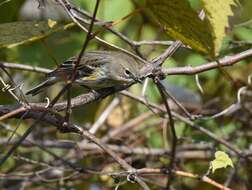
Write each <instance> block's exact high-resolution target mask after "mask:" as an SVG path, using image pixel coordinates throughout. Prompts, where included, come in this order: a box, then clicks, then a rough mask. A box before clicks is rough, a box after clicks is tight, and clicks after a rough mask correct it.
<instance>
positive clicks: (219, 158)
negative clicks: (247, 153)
mask: <svg viewBox="0 0 252 190" xmlns="http://www.w3.org/2000/svg"><path fill="white" fill-rule="evenodd" d="M214 156H215V159H214V160H213V161H211V165H210V169H211V170H212V173H214V172H215V170H217V169H220V168H226V167H227V166H231V167H234V166H233V162H232V160H231V159H230V158H229V156H228V155H227V154H226V153H225V152H222V151H217V152H215V154H214Z"/></svg>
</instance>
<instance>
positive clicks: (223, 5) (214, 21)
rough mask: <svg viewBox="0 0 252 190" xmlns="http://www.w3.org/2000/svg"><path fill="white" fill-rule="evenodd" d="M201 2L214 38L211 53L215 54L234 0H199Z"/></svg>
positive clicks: (226, 25) (217, 51) (220, 42)
mask: <svg viewBox="0 0 252 190" xmlns="http://www.w3.org/2000/svg"><path fill="white" fill-rule="evenodd" d="M201 2H202V5H203V9H204V11H205V13H206V16H207V19H208V20H209V22H210V26H211V30H212V35H213V39H214V48H213V50H212V52H211V54H212V56H217V55H218V53H219V50H220V48H221V45H222V41H223V38H224V37H225V29H226V28H227V27H228V26H229V22H228V18H229V16H232V15H233V12H232V9H231V8H232V6H233V5H235V0H201Z"/></svg>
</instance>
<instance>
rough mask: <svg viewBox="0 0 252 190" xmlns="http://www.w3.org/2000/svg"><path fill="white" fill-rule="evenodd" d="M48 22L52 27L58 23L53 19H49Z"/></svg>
mask: <svg viewBox="0 0 252 190" xmlns="http://www.w3.org/2000/svg"><path fill="white" fill-rule="evenodd" d="M47 23H48V26H49V27H50V28H53V27H54V26H55V25H56V24H57V22H56V21H55V20H52V19H48V21H47Z"/></svg>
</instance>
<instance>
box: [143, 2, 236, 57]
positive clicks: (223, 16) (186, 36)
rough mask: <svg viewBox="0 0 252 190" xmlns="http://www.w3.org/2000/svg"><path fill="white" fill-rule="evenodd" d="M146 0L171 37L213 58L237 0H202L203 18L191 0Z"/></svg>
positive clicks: (219, 46) (216, 53)
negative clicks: (193, 6)
mask: <svg viewBox="0 0 252 190" xmlns="http://www.w3.org/2000/svg"><path fill="white" fill-rule="evenodd" d="M146 1H147V7H148V8H149V10H150V12H151V13H153V15H154V16H155V17H156V18H157V20H158V21H159V22H160V24H161V25H162V27H163V28H164V29H165V31H166V32H167V33H168V34H169V35H170V36H171V37H172V38H174V39H176V40H180V41H182V42H183V43H184V44H186V45H189V46H190V47H191V48H192V49H194V50H197V51H200V52H203V53H206V54H208V55H209V56H210V57H212V58H215V57H216V56H217V55H218V54H219V51H220V48H221V45H222V41H223V38H224V37H225V29H226V28H227V27H228V26H229V23H228V17H229V16H233V12H232V9H231V8H232V6H233V5H235V0H201V3H202V5H203V9H204V11H205V13H206V18H205V19H203V20H201V19H200V18H199V16H198V13H197V12H196V11H195V10H194V9H192V7H191V6H190V3H189V1H188V0H180V1H177V0H169V1H168V0H146Z"/></svg>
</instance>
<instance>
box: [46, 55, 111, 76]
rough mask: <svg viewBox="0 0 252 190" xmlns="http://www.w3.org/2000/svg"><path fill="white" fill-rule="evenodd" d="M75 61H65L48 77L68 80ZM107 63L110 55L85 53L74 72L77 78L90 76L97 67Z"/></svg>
mask: <svg viewBox="0 0 252 190" xmlns="http://www.w3.org/2000/svg"><path fill="white" fill-rule="evenodd" d="M76 61H77V57H72V58H70V59H68V60H66V61H65V62H64V63H62V64H61V65H60V66H59V67H58V68H56V69H55V70H54V71H52V72H50V73H49V74H48V77H52V76H57V77H60V78H65V79H69V77H70V76H71V75H72V73H73V70H74V67H75V64H76ZM108 61H110V55H107V54H104V53H103V52H102V51H101V52H99V51H97V52H95V51H94V52H88V53H85V54H84V55H83V57H82V58H81V61H80V63H79V64H78V67H77V70H76V74H77V78H80V77H85V76H90V75H91V74H92V73H93V72H94V71H96V69H97V68H98V67H102V66H103V65H104V64H105V63H106V62H108Z"/></svg>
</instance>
